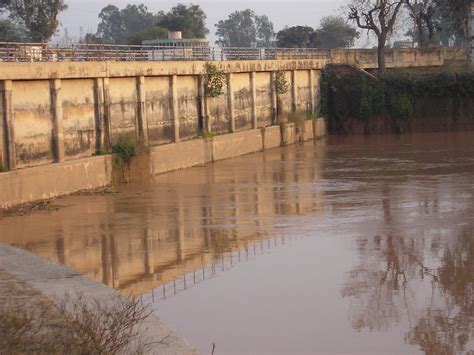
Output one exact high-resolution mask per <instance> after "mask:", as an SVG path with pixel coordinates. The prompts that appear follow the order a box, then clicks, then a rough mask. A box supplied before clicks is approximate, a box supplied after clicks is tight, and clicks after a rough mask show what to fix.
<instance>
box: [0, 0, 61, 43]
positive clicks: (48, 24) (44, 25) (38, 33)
mask: <svg viewBox="0 0 474 355" xmlns="http://www.w3.org/2000/svg"><path fill="white" fill-rule="evenodd" d="M66 9H67V5H66V4H65V3H64V0H0V11H2V12H5V13H7V14H8V16H9V17H10V19H11V20H12V21H14V22H15V23H16V24H17V25H19V26H22V27H24V28H25V29H26V30H27V32H28V37H29V38H30V40H32V41H35V42H47V41H49V40H50V39H51V37H53V35H54V34H55V33H56V31H57V29H58V26H59V20H58V15H59V13H60V12H61V11H64V10H66Z"/></svg>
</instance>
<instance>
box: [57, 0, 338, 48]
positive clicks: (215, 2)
mask: <svg viewBox="0 0 474 355" xmlns="http://www.w3.org/2000/svg"><path fill="white" fill-rule="evenodd" d="M180 2H181V3H184V4H188V3H190V2H192V3H194V4H198V5H200V6H201V7H202V8H203V9H204V11H205V12H206V14H207V28H208V29H209V30H210V33H209V40H210V42H211V43H214V41H215V27H214V24H215V23H216V22H218V21H219V20H221V19H224V18H226V17H227V16H228V15H229V14H230V13H231V12H233V11H235V10H244V9H247V8H250V9H252V10H254V11H255V12H256V13H257V14H258V15H267V16H268V17H269V18H270V19H271V20H272V21H273V24H274V25H275V30H276V31H278V30H280V29H282V28H283V27H285V26H286V25H290V26H292V25H309V26H312V27H317V26H318V25H319V21H320V20H321V18H322V17H324V16H328V15H338V14H340V8H341V6H342V5H343V4H344V2H345V1H344V0H312V1H310V0H286V1H283V0H276V1H272V0H257V1H249V0H243V1H235V0H205V1H198V0H196V1H184V0H183V1H180ZM66 3H67V4H68V5H69V9H68V10H66V11H65V12H64V13H62V14H61V17H60V21H61V24H62V27H61V30H60V35H62V34H63V30H64V28H65V27H66V28H67V29H68V31H69V34H70V35H73V36H78V35H79V33H80V27H81V26H82V28H83V32H84V33H86V32H95V31H96V29H97V22H98V18H97V15H98V14H99V12H100V10H101V9H102V8H103V7H104V6H106V5H108V4H114V5H116V6H117V7H119V8H122V7H124V6H126V5H127V4H140V3H144V4H145V5H147V6H148V9H149V11H151V12H153V13H156V12H158V11H159V10H165V11H167V10H169V9H170V8H171V7H173V6H174V5H176V4H177V3H178V2H177V1H169V0H161V1H154V0H148V1H147V0H142V1H133V0H128V1H127V0H66Z"/></svg>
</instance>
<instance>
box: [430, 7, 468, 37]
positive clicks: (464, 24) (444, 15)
mask: <svg viewBox="0 0 474 355" xmlns="http://www.w3.org/2000/svg"><path fill="white" fill-rule="evenodd" d="M470 4H471V0H433V7H434V9H435V12H436V14H437V16H438V24H437V25H438V28H439V31H440V32H441V35H442V39H444V41H443V42H444V44H445V45H446V44H448V43H447V42H448V41H447V39H448V38H454V40H455V45H456V46H466V44H467V42H468V40H469V31H468V27H469V24H468V23H469V20H468V14H469V13H470V6H471V5H470Z"/></svg>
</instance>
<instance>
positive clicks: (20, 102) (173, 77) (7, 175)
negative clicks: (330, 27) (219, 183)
mask: <svg viewBox="0 0 474 355" xmlns="http://www.w3.org/2000/svg"><path fill="white" fill-rule="evenodd" d="M373 53H375V52H374V51H373V50H332V51H331V55H330V57H329V58H326V57H325V58H319V59H297V58H296V59H292V56H294V55H295V54H294V53H291V52H289V53H285V54H284V55H282V57H283V59H281V60H242V61H215V62H212V64H213V65H215V67H216V68H217V70H219V71H220V72H221V73H222V74H223V76H224V78H225V80H224V81H225V85H224V87H223V92H222V95H219V96H218V97H209V96H208V95H207V94H206V89H205V77H206V71H205V65H206V62H203V61H174V62H31V63H20V62H2V63H0V93H1V100H0V112H1V117H2V120H1V124H0V172H1V171H5V170H8V172H3V173H0V208H1V207H7V206H11V205H13V204H17V203H24V202H30V201H34V200H37V199H41V198H51V197H55V196H60V195H64V194H67V193H71V192H74V191H77V190H82V189H91V188H95V187H100V186H104V185H107V184H109V183H110V182H111V178H112V177H111V176H112V173H111V172H110V171H111V169H109V166H110V165H111V160H110V157H103V158H102V159H96V160H94V159H92V158H91V156H92V155H94V154H104V153H108V152H110V150H111V147H112V146H113V145H114V144H117V143H119V142H126V143H127V144H133V145H136V146H141V147H147V149H148V148H150V157H151V160H150V173H151V174H157V173H162V172H166V171H169V170H173V169H177V168H182V167H185V166H192V165H196V164H202V163H205V162H209V161H214V160H219V159H225V158H228V157H232V156H238V155H241V154H245V153H249V152H252V151H259V150H262V149H267V148H271V147H277V146H280V145H286V144H292V143H295V142H296V141H298V140H308V139H313V138H317V137H320V136H322V135H324V134H325V128H324V127H325V124H321V123H318V122H321V121H314V122H313V121H312V120H311V123H306V122H305V120H307V119H313V118H314V117H319V112H320V75H321V70H322V69H323V68H324V67H325V66H326V65H327V64H329V63H350V64H354V65H357V66H359V67H361V68H367V69H370V68H374V67H376V65H377V64H376V57H375V56H374V55H373ZM386 55H387V67H388V68H396V67H405V66H406V67H412V66H443V65H446V64H448V63H451V62H453V61H455V60H457V59H459V58H458V57H459V56H460V55H459V54H458V53H457V52H452V51H448V50H447V49H444V48H433V49H403V50H402V49H400V50H391V51H387V54H386ZM277 73H283V77H284V78H285V81H286V83H287V91H286V92H284V93H277V90H276V87H275V77H276V75H277ZM295 117H297V118H298V119H299V123H297V122H288V121H292V120H293V121H294V120H295ZM302 122H303V123H302ZM308 125H309V126H310V127H309V128H306V126H308ZM321 127H323V128H321ZM199 137H212V139H198V138H199ZM188 141H189V142H188ZM185 142H186V143H187V144H182V143H185ZM91 159H92V160H91ZM183 161H186V163H183ZM91 162H93V163H91ZM99 162H102V163H99ZM81 164H86V165H87V167H84V168H77V169H78V170H77V169H76V168H72V167H73V166H74V167H79V166H80V165H81ZM97 164H99V165H100V164H102V166H101V167H97V166H96V165H97ZM43 167H49V168H44V169H46V170H47V169H50V170H51V169H52V170H51V171H54V172H53V173H51V172H49V170H48V172H47V173H46V172H44V171H46V170H44V169H43ZM29 169H34V170H31V171H30V172H27V171H26V170H29ZM43 170H44V171H43ZM48 174H52V175H51V176H54V178H40V177H39V176H42V175H44V176H48ZM55 174H57V175H55ZM27 176H28V178H26V177H27ZM31 176H33V177H34V176H38V178H32V177H31ZM69 176H74V181H76V182H77V183H74V184H71V186H69V187H64V186H63V184H62V183H58V182H57V180H58V179H68V177H69ZM97 176H99V177H97ZM24 179H27V180H28V181H30V182H29V183H28V184H27V185H25V183H24V182H23V181H24ZM36 182H38V183H36ZM39 182H41V183H39ZM48 183H49V184H50V185H51V186H48ZM32 189H33V190H35V191H32Z"/></svg>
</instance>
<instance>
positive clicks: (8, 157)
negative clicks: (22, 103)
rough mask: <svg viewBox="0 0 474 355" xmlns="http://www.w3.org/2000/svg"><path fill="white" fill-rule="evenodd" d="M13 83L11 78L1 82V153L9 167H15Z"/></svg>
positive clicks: (11, 168)
mask: <svg viewBox="0 0 474 355" xmlns="http://www.w3.org/2000/svg"><path fill="white" fill-rule="evenodd" d="M12 89H13V83H12V81H11V80H4V81H3V82H2V87H1V90H2V106H3V114H2V123H3V155H4V159H3V160H4V163H5V165H6V166H7V167H8V168H9V169H10V170H13V169H15V168H16V149H15V132H14V129H13V98H12Z"/></svg>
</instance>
